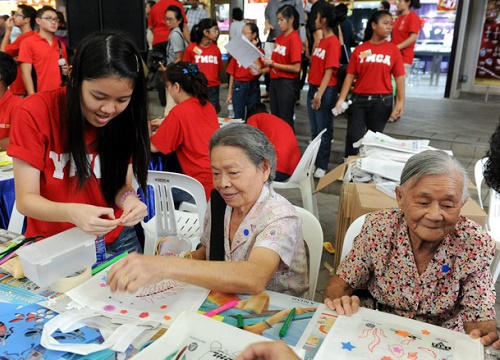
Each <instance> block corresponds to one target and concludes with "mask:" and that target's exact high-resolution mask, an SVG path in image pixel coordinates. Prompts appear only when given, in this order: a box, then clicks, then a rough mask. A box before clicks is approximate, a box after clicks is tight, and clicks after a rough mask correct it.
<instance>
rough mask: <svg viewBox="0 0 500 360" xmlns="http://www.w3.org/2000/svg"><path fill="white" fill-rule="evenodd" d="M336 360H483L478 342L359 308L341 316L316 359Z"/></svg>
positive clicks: (446, 330)
mask: <svg viewBox="0 0 500 360" xmlns="http://www.w3.org/2000/svg"><path fill="white" fill-rule="evenodd" d="M328 354H335V359H336V360H343V359H345V360H347V359H349V360H355V359H359V360H397V359H418V360H471V359H474V360H481V359H484V347H483V345H481V343H480V342H479V340H478V339H475V340H474V339H472V338H471V337H469V336H468V335H466V334H463V333H459V332H456V331H452V330H448V329H445V328H442V327H439V326H434V325H430V324H427V323H424V322H420V321H416V320H411V319H407V318H403V317H401V316H396V315H392V314H387V313H384V312H380V311H375V310H369V309H366V308H360V309H359V312H358V313H356V314H354V315H352V316H349V317H347V316H339V317H338V318H337V319H336V321H335V323H334V324H333V326H332V328H331V329H330V331H329V332H328V335H327V336H326V338H325V340H324V342H323V344H322V346H321V348H320V349H319V351H318V353H317V355H316V357H315V359H316V358H317V359H328V358H330V357H329V356H328Z"/></svg>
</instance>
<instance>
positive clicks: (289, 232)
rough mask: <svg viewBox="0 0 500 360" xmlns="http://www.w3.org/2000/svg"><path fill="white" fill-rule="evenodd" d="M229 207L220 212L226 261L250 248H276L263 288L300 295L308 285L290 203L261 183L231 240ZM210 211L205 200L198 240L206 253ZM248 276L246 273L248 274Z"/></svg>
mask: <svg viewBox="0 0 500 360" xmlns="http://www.w3.org/2000/svg"><path fill="white" fill-rule="evenodd" d="M231 212H232V208H231V207H230V206H227V207H226V213H225V216H224V250H225V254H226V255H225V260H226V261H246V260H248V258H249V257H250V253H251V251H252V249H253V248H254V247H256V246H262V247H265V248H268V249H270V250H272V251H274V252H276V253H277V254H278V255H279V257H280V259H281V261H280V264H279V266H278V270H277V271H276V273H275V274H274V275H273V277H272V278H271V280H270V281H269V283H268V284H267V286H266V289H268V290H272V291H276V292H280V293H284V294H289V295H293V296H300V297H304V296H306V295H307V291H308V289H309V281H308V272H307V258H306V251H305V246H304V240H303V239H302V224H301V221H300V218H299V216H298V214H297V212H296V211H295V208H294V207H293V205H292V204H291V203H290V202H289V201H288V200H286V199H285V198H284V197H283V196H281V195H279V194H277V193H276V192H275V191H274V190H273V188H272V187H271V185H269V184H265V185H264V187H263V188H262V191H261V193H260V196H259V198H258V199H257V201H256V202H255V204H254V205H253V207H252V208H251V209H250V211H249V212H248V214H247V216H246V217H245V219H243V221H242V222H241V224H240V226H239V228H238V230H237V231H236V234H235V235H234V238H233V241H232V242H230V241H229V221H230V219H231ZM210 229H211V211H210V202H209V204H208V208H207V212H206V215H205V222H204V227H203V235H202V236H201V239H200V240H201V243H202V245H204V246H205V247H206V254H207V259H208V258H209V254H210ZM249 276H250V274H249Z"/></svg>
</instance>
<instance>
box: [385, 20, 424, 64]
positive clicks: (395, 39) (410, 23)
mask: <svg viewBox="0 0 500 360" xmlns="http://www.w3.org/2000/svg"><path fill="white" fill-rule="evenodd" d="M419 30H420V18H419V17H418V15H417V13H416V12H415V11H410V12H409V13H408V14H406V15H401V16H399V17H398V18H397V19H396V21H395V22H394V24H393V25H392V37H391V42H392V43H393V44H394V45H398V44H400V43H402V42H403V41H405V40H406V39H408V38H409V37H410V34H411V33H415V34H418V31H419ZM414 48H415V42H414V43H413V44H411V45H410V46H407V47H405V48H404V49H401V50H400V51H401V54H402V55H403V62H404V63H405V64H411V63H412V62H413V57H414V56H415V54H414V51H413V49H414Z"/></svg>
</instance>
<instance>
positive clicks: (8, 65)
mask: <svg viewBox="0 0 500 360" xmlns="http://www.w3.org/2000/svg"><path fill="white" fill-rule="evenodd" d="M16 73H17V64H16V61H15V60H14V59H13V58H12V56H10V55H9V54H6V53H4V52H0V151H4V150H5V149H6V147H7V145H9V140H10V138H9V136H10V123H11V121H12V118H13V114H14V111H15V110H16V109H17V107H18V104H19V103H20V102H21V101H22V99H21V98H20V97H18V96H14V95H13V94H12V92H11V91H10V90H9V85H10V84H11V83H12V82H13V81H14V79H15V78H16Z"/></svg>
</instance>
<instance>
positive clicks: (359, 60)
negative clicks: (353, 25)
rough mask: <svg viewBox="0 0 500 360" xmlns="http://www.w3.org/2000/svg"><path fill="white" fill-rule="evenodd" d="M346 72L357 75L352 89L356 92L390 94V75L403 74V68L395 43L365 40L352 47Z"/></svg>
mask: <svg viewBox="0 0 500 360" xmlns="http://www.w3.org/2000/svg"><path fill="white" fill-rule="evenodd" d="M347 73H348V74H354V75H357V78H356V83H355V84H354V90H353V91H354V92H355V93H357V94H369V95H372V94H391V93H392V83H391V75H394V77H398V76H403V75H404V74H405V69H404V64H403V58H402V57H401V52H400V51H399V49H398V48H397V47H396V45H394V44H392V43H390V42H388V41H384V42H382V43H380V44H372V43H371V42H370V41H366V42H364V43H363V44H361V45H359V46H357V47H356V48H355V49H354V52H353V53H352V55H351V59H350V60H349V65H348V66H347Z"/></svg>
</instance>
